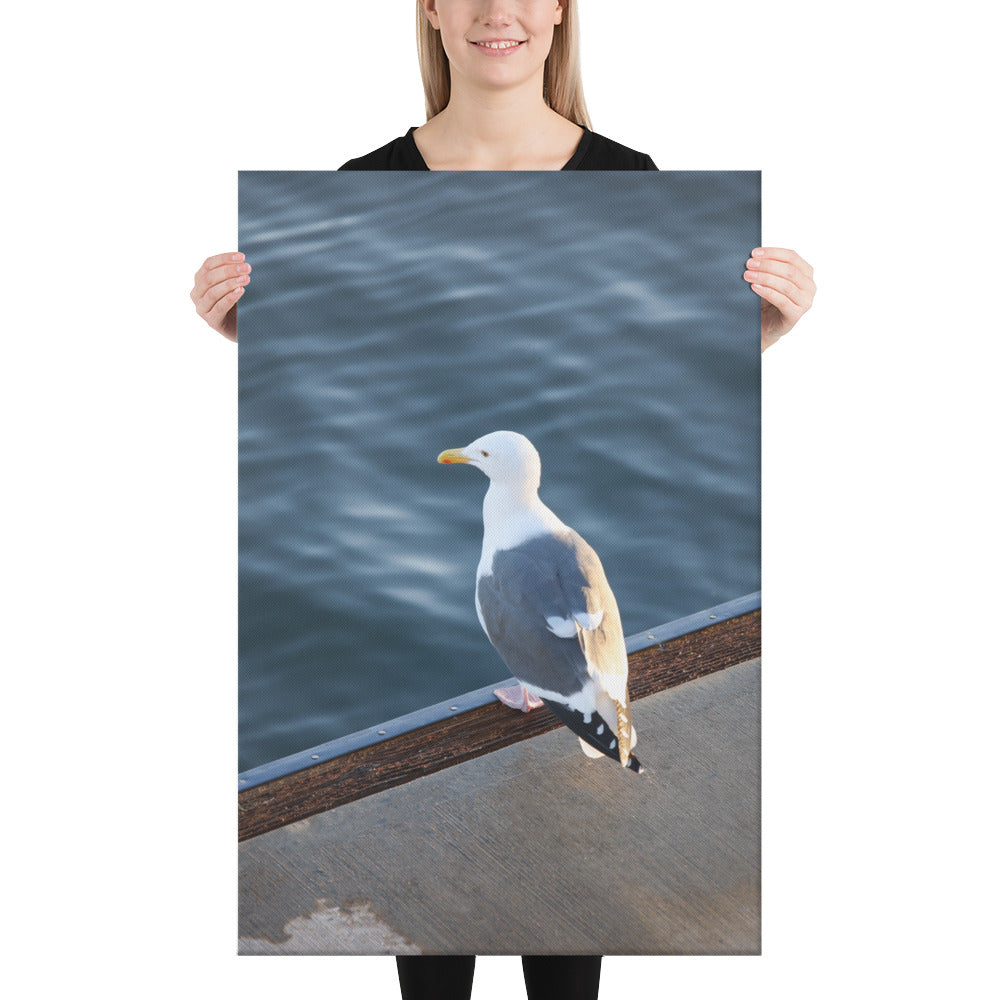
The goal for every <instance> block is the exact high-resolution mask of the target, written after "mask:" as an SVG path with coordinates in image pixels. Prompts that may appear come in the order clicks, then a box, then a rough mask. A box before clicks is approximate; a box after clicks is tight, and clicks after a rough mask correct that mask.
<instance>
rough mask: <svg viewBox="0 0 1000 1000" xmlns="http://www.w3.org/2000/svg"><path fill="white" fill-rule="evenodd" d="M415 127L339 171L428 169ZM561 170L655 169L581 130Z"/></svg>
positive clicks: (637, 156) (629, 152) (639, 156)
mask: <svg viewBox="0 0 1000 1000" xmlns="http://www.w3.org/2000/svg"><path fill="white" fill-rule="evenodd" d="M416 127H417V126H416V125H414V126H413V128H411V129H410V130H409V132H407V133H406V135H401V136H400V137H399V138H398V139H393V140H392V142H389V143H386V145H384V146H382V148H381V149H376V150H375V151H374V152H371V153H368V155H367V156H359V157H357V159H354V160H348V161H347V162H346V163H345V164H344V165H343V166H342V167H341V168H340V169H341V170H428V169H430V168H429V167H428V166H427V164H426V163H425V162H424V158H423V157H422V156H421V155H420V150H419V149H417V144H416V142H414V139H413V131H414V129H415V128H416ZM562 169H563V170H656V164H655V163H654V162H653V161H652V159H651V158H650V157H649V156H647V155H646V154H645V153H637V152H636V151H635V150H634V149H629V148H628V146H623V145H622V144H621V143H620V142H614V141H613V140H612V139H605V138H604V136H603V135H598V134H597V133H596V132H591V131H590V129H584V130H583V138H581V139H580V145H579V146H577V147H576V152H575V153H574V154H573V155H572V156H571V157H570V158H569V162H568V163H567V164H566V165H565V166H564V167H563V168H562Z"/></svg>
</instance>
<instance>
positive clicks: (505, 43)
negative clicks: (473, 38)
mask: <svg viewBox="0 0 1000 1000" xmlns="http://www.w3.org/2000/svg"><path fill="white" fill-rule="evenodd" d="M471 44H473V45H474V46H475V47H476V48H477V49H481V50H482V51H484V52H487V53H489V54H490V55H494V54H496V55H503V54H504V53H507V52H511V51H513V50H514V49H516V48H520V46H522V45H523V44H524V40H522V41H517V40H516V39H513V38H484V39H483V40H482V41H479V42H472V43H471Z"/></svg>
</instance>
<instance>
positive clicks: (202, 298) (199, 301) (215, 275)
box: [191, 253, 250, 340]
mask: <svg viewBox="0 0 1000 1000" xmlns="http://www.w3.org/2000/svg"><path fill="white" fill-rule="evenodd" d="M249 281H250V265H249V264H247V263H246V258H245V257H244V256H243V254H241V253H220V254H216V255H215V256H214V257H209V258H208V259H207V260H206V261H205V263H204V264H202V265H201V267H199V268H198V270H197V272H196V273H195V276H194V288H192V289H191V301H192V302H193V303H194V306H195V309H197V310H198V315H199V316H200V317H201V318H202V319H203V320H204V321H205V322H206V323H207V324H208V325H209V326H210V327H211V328H212V329H213V330H218V331H219V333H221V334H222V336H223V337H227V338H228V339H229V340H235V339H236V303H237V302H239V300H240V297H241V296H242V295H243V292H244V290H245V289H246V286H247V284H248V282H249Z"/></svg>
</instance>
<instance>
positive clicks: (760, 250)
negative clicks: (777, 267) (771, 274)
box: [750, 247, 813, 278]
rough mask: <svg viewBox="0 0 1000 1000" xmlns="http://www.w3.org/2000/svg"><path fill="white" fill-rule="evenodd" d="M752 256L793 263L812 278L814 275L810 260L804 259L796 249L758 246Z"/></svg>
mask: <svg viewBox="0 0 1000 1000" xmlns="http://www.w3.org/2000/svg"><path fill="white" fill-rule="evenodd" d="M750 256H751V257H756V258H758V259H766V260H776V261H782V262H783V263H785V264H791V265H792V266H793V267H795V268H798V270H800V271H801V272H802V273H803V274H805V275H807V276H808V277H810V278H811V277H812V276H813V269H812V265H811V264H810V263H809V262H808V261H806V260H803V259H802V257H800V256H799V255H798V254H797V253H796V252H795V251H794V250H788V249H786V248H784V247H756V248H755V249H754V250H753V251H751V253H750Z"/></svg>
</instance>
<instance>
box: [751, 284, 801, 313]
mask: <svg viewBox="0 0 1000 1000" xmlns="http://www.w3.org/2000/svg"><path fill="white" fill-rule="evenodd" d="M750 287H751V288H752V289H753V290H754V291H755V292H756V293H757V294H758V295H759V296H760V297H761V298H762V299H763V300H764V301H765V302H769V303H770V304H771V305H772V306H774V308H775V309H777V310H778V312H780V313H781V315H782V316H785V317H787V318H790V319H794V320H798V318H799V317H800V316H801V315H802V313H803V311H804V310H803V309H802V308H801V307H800V306H799V305H797V304H796V303H795V302H794V301H793V300H792V299H790V298H789V297H788V296H787V295H785V293H784V292H782V291H779V290H778V289H777V288H769V287H768V286H767V285H760V284H755V285H751V286H750Z"/></svg>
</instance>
